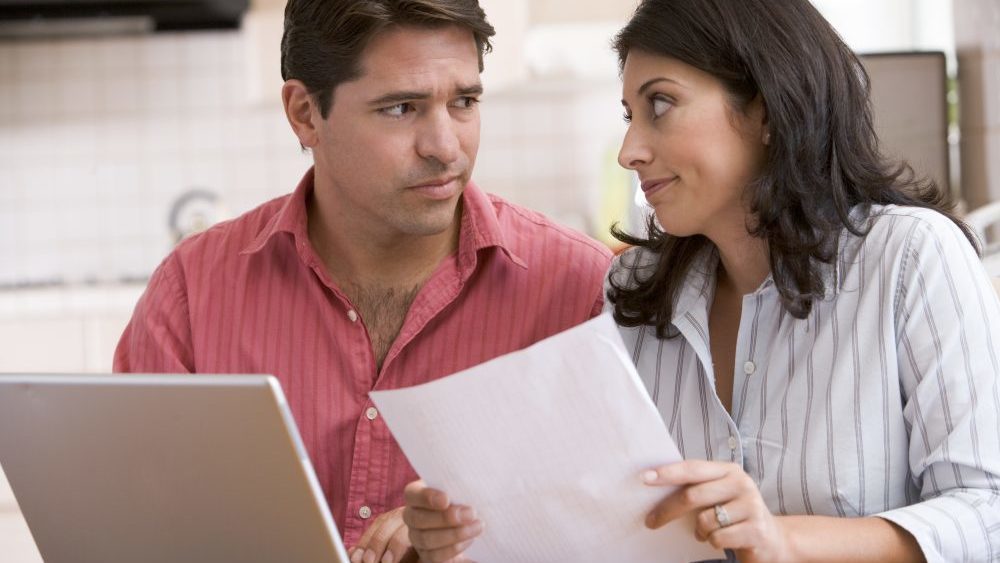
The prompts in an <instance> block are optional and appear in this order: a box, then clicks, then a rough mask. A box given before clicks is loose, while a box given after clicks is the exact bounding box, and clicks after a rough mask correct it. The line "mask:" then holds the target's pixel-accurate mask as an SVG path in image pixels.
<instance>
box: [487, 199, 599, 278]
mask: <svg viewBox="0 0 1000 563" xmlns="http://www.w3.org/2000/svg"><path fill="white" fill-rule="evenodd" d="M487 197H488V198H489V201H490V204H491V206H492V207H493V212H494V213H495V214H496V218H497V222H498V223H499V225H500V228H501V230H502V231H503V236H504V239H505V240H506V242H507V244H509V245H510V247H511V250H512V251H513V252H514V253H515V254H517V255H519V256H521V257H522V258H523V259H525V260H530V259H531V258H532V257H535V258H541V259H542V260H545V261H546V262H551V261H552V260H561V261H565V262H566V264H568V265H571V266H574V267H576V266H580V265H588V266H590V267H593V268H597V269H599V270H600V273H601V275H602V276H603V275H604V273H605V272H606V271H607V268H608V264H609V263H610V262H611V257H612V255H611V250H610V249H608V247H607V246H605V245H604V244H602V243H600V242H598V241H596V240H594V239H592V238H590V237H588V236H587V235H585V234H583V233H580V232H578V231H575V230H573V229H571V228H569V227H566V226H563V225H560V224H558V223H556V222H555V221H553V220H551V219H549V218H548V217H546V216H545V215H542V214H541V213H539V212H537V211H533V210H531V209H528V208H525V207H522V206H520V205H517V204H514V203H511V202H509V201H507V200H505V199H503V198H501V197H499V196H496V195H493V194H487Z"/></svg>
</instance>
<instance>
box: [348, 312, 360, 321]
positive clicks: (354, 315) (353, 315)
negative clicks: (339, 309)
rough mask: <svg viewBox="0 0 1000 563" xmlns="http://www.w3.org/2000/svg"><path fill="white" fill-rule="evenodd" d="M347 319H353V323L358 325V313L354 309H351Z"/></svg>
mask: <svg viewBox="0 0 1000 563" xmlns="http://www.w3.org/2000/svg"><path fill="white" fill-rule="evenodd" d="M347 318H349V319H351V322H352V323H356V322H358V313H357V312H356V311H355V310H354V309H351V310H350V311H348V312H347Z"/></svg>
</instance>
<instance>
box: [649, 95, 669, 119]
mask: <svg viewBox="0 0 1000 563" xmlns="http://www.w3.org/2000/svg"><path fill="white" fill-rule="evenodd" d="M673 105H674V104H673V103H672V102H671V101H670V100H668V99H666V98H660V97H656V98H653V117H660V116H661V115H663V114H665V113H667V110H669V109H670V108H671V107H673Z"/></svg>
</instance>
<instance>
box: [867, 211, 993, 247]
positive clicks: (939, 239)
mask: <svg viewBox="0 0 1000 563" xmlns="http://www.w3.org/2000/svg"><path fill="white" fill-rule="evenodd" d="M864 226H865V227H866V229H867V234H866V235H865V236H864V239H865V241H866V245H867V246H869V247H871V246H874V245H877V246H879V247H882V248H883V249H885V250H886V251H895V252H898V253H900V254H901V257H902V258H904V259H905V257H906V256H907V255H911V254H913V253H918V254H919V253H926V252H928V251H934V252H936V253H940V252H942V251H944V250H945V249H947V252H949V253H952V252H953V253H957V256H960V255H965V254H970V253H971V254H973V255H974V254H975V249H974V247H973V246H972V243H971V242H969V239H968V238H966V235H965V232H963V230H962V229H961V228H959V226H958V225H957V224H956V223H955V222H954V221H952V220H951V219H950V218H949V217H947V216H945V215H944V214H942V213H940V212H938V211H935V210H933V209H926V208H922V207H907V206H900V205H885V206H876V207H873V208H872V209H871V211H870V213H869V214H868V218H867V223H866V225H864ZM957 256H955V257H957Z"/></svg>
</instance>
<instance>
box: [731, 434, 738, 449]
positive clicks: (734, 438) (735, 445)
mask: <svg viewBox="0 0 1000 563" xmlns="http://www.w3.org/2000/svg"><path fill="white" fill-rule="evenodd" d="M739 445H740V443H739V440H737V439H736V437H735V436H730V437H729V449H730V450H733V451H736V447H737V446H739Z"/></svg>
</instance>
